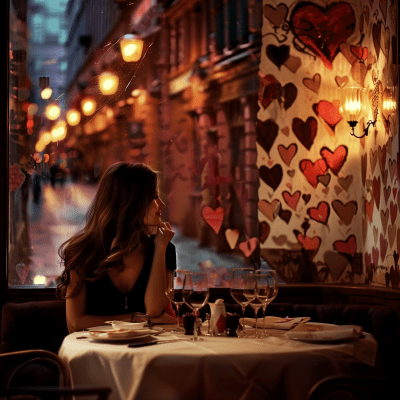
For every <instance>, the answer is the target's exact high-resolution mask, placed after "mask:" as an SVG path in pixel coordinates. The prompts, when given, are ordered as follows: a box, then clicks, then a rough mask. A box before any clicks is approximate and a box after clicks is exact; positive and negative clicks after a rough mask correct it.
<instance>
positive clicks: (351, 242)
mask: <svg viewBox="0 0 400 400" xmlns="http://www.w3.org/2000/svg"><path fill="white" fill-rule="evenodd" d="M333 247H334V248H335V249H336V250H337V251H338V252H339V253H344V254H346V255H349V256H351V257H354V254H355V252H356V250H357V242H356V237H355V236H354V235H350V236H349V237H348V238H347V239H346V240H345V241H342V240H336V242H335V243H333Z"/></svg>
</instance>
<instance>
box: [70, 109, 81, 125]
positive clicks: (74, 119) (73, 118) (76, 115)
mask: <svg viewBox="0 0 400 400" xmlns="http://www.w3.org/2000/svg"><path fill="white" fill-rule="evenodd" d="M66 117H67V122H68V124H69V125H71V126H76V125H78V124H79V122H80V121H81V113H80V112H79V111H78V110H73V109H72V110H68V111H67V115H66Z"/></svg>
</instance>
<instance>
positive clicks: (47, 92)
mask: <svg viewBox="0 0 400 400" xmlns="http://www.w3.org/2000/svg"><path fill="white" fill-rule="evenodd" d="M52 94H53V89H52V88H49V87H47V88H44V89H43V90H42V91H41V92H40V97H41V98H42V99H43V100H47V99H49V98H50V97H51V95H52Z"/></svg>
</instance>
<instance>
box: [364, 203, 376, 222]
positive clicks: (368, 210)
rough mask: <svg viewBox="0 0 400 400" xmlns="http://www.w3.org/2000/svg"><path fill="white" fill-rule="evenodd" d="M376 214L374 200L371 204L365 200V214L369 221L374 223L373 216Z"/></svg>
mask: <svg viewBox="0 0 400 400" xmlns="http://www.w3.org/2000/svg"><path fill="white" fill-rule="evenodd" d="M373 212H374V199H371V200H370V201H369V202H368V201H367V200H365V213H366V214H367V216H368V220H369V222H370V223H371V222H372V214H373Z"/></svg>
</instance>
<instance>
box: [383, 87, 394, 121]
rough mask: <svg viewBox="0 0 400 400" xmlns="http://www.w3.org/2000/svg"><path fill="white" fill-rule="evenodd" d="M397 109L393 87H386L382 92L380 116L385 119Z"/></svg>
mask: <svg viewBox="0 0 400 400" xmlns="http://www.w3.org/2000/svg"><path fill="white" fill-rule="evenodd" d="M396 109H397V102H396V95H395V91H394V88H393V87H387V88H386V89H385V90H384V91H383V103H382V115H383V116H384V117H385V119H386V120H387V119H389V116H390V115H392V114H394V113H395V112H396Z"/></svg>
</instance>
